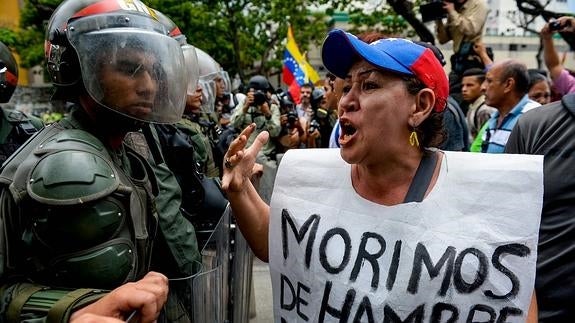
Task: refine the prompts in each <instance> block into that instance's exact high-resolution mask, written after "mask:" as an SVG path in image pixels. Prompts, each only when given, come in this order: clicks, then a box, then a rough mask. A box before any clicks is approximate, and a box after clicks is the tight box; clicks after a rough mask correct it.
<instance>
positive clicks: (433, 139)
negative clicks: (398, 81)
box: [402, 76, 447, 149]
mask: <svg viewBox="0 0 575 323" xmlns="http://www.w3.org/2000/svg"><path fill="white" fill-rule="evenodd" d="M402 79H403V81H404V82H405V87H406V88H407V92H408V93H409V94H411V95H416V94H417V93H419V91H421V90H423V89H425V88H426V86H425V84H423V82H421V81H420V80H419V79H417V78H415V77H410V76H404V77H402ZM415 132H416V133H417V137H418V139H419V144H420V145H419V147H420V148H421V149H424V148H430V147H434V148H438V147H439V146H441V144H442V143H443V142H444V141H445V139H446V137H447V133H446V132H445V129H444V127H443V112H437V111H435V109H433V110H432V111H431V114H430V115H429V117H428V118H427V119H425V120H424V121H423V122H422V123H421V124H420V125H419V126H418V127H417V128H415Z"/></svg>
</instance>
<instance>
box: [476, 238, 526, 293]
mask: <svg viewBox="0 0 575 323" xmlns="http://www.w3.org/2000/svg"><path fill="white" fill-rule="evenodd" d="M530 252H531V250H529V247H527V246H526V245H522V244H519V243H512V244H506V245H503V246H499V247H497V248H495V251H494V252H493V256H492V257H491V263H492V264H493V267H495V269H497V270H499V271H500V272H502V273H503V274H504V275H505V276H507V277H508V278H509V280H511V290H510V291H509V292H508V293H507V294H505V295H495V293H493V291H491V290H488V291H485V292H484V294H485V296H487V297H490V298H493V299H504V298H509V299H512V298H515V296H517V294H518V293H519V287H520V286H519V278H517V276H516V275H515V274H514V273H513V272H512V271H511V270H510V269H509V268H507V267H505V266H504V265H503V264H502V263H501V257H502V256H504V255H505V254H511V255H514V256H519V257H525V256H527V255H529V253H530Z"/></svg>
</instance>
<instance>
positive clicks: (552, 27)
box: [549, 19, 571, 31]
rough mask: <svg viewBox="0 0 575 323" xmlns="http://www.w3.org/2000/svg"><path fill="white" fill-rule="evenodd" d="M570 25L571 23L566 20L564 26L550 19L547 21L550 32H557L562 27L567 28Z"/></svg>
mask: <svg viewBox="0 0 575 323" xmlns="http://www.w3.org/2000/svg"><path fill="white" fill-rule="evenodd" d="M570 25H571V21H570V20H567V21H566V22H565V24H563V25H562V24H561V22H560V21H559V20H557V19H552V20H550V21H549V30H551V31H559V30H561V29H563V28H564V27H569V26H570Z"/></svg>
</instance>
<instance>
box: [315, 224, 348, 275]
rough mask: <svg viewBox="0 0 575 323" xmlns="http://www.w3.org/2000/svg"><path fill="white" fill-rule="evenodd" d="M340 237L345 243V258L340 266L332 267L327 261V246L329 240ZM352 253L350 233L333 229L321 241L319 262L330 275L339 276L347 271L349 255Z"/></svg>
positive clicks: (341, 229) (340, 229)
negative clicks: (343, 271)
mask: <svg viewBox="0 0 575 323" xmlns="http://www.w3.org/2000/svg"><path fill="white" fill-rule="evenodd" d="M336 235H337V236H340V237H341V239H342V240H343V243H344V245H345V246H344V250H343V257H342V259H341V263H340V264H339V265H338V266H335V267H334V266H332V265H331V264H330V263H329V261H328V260H327V252H326V248H327V244H328V242H329V240H330V239H331V238H333V237H335V236H336ZM350 253H351V238H350V237H349V233H347V231H345V229H343V228H333V229H330V230H328V231H327V232H326V233H325V235H324V236H323V238H322V239H321V243H320V244H319V261H320V263H321V265H322V266H323V268H324V269H325V271H327V272H328V273H330V274H338V273H340V272H341V271H342V270H344V269H345V266H347V264H348V263H349V254H350Z"/></svg>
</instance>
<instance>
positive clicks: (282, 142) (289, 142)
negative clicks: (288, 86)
mask: <svg viewBox="0 0 575 323" xmlns="http://www.w3.org/2000/svg"><path fill="white" fill-rule="evenodd" d="M277 97H278V100H279V102H280V114H281V116H280V123H281V127H282V128H281V132H280V135H279V137H278V140H277V153H278V154H279V153H285V152H286V151H287V150H288V149H293V148H300V146H301V143H302V142H305V140H306V137H307V136H306V133H305V130H304V128H303V126H302V122H300V120H301V118H300V117H299V116H298V113H297V111H296V109H295V104H294V103H293V101H292V100H291V98H290V97H289V95H288V94H287V93H286V92H283V91H281V92H279V93H278V94H277Z"/></svg>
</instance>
